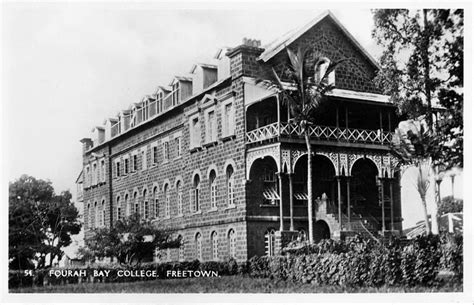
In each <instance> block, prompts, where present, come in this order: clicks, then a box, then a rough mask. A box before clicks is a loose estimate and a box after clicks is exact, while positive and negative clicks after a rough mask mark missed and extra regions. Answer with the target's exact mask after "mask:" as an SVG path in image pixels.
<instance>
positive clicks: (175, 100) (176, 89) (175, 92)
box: [172, 82, 179, 106]
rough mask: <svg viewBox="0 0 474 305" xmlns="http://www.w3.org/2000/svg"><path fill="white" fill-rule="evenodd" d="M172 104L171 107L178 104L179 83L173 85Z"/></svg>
mask: <svg viewBox="0 0 474 305" xmlns="http://www.w3.org/2000/svg"><path fill="white" fill-rule="evenodd" d="M172 88H173V92H172V94H173V95H172V102H173V106H174V105H177V104H179V82H176V83H175V84H173V87H172Z"/></svg>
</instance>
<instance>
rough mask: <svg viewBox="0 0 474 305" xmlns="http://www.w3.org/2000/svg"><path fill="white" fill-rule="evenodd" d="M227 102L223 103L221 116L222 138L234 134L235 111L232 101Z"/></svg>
mask: <svg viewBox="0 0 474 305" xmlns="http://www.w3.org/2000/svg"><path fill="white" fill-rule="evenodd" d="M229 100H230V101H229V102H224V103H223V111H222V113H223V116H222V136H223V137H228V136H231V135H233V134H234V132H235V109H234V105H233V102H232V99H229Z"/></svg>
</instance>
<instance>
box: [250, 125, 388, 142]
mask: <svg viewBox="0 0 474 305" xmlns="http://www.w3.org/2000/svg"><path fill="white" fill-rule="evenodd" d="M309 135H310V137H311V138H312V139H318V140H324V141H340V142H350V143H370V144H381V145H388V144H390V142H391V140H392V133H391V132H386V131H381V130H367V129H355V128H347V129H346V128H338V127H330V126H319V125H316V126H309ZM279 136H286V137H292V136H296V137H303V136H304V134H303V128H301V126H300V125H298V124H296V123H286V122H285V123H283V122H282V123H280V124H278V122H275V123H272V124H269V125H266V126H263V127H260V128H257V129H254V130H251V131H249V132H247V143H255V142H260V141H265V140H269V139H272V138H275V137H279Z"/></svg>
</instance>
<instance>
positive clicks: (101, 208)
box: [100, 199, 105, 227]
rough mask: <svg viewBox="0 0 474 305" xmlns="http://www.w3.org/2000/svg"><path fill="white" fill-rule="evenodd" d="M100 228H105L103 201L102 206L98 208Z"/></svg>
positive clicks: (103, 201)
mask: <svg viewBox="0 0 474 305" xmlns="http://www.w3.org/2000/svg"><path fill="white" fill-rule="evenodd" d="M100 226H101V227H103V226H105V199H104V200H102V204H101V207H100Z"/></svg>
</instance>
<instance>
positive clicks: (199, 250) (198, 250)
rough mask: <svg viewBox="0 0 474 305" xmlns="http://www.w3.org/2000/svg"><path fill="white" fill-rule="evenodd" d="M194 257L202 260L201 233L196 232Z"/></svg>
mask: <svg viewBox="0 0 474 305" xmlns="http://www.w3.org/2000/svg"><path fill="white" fill-rule="evenodd" d="M196 258H197V259H198V260H200V261H202V235H201V233H197V234H196Z"/></svg>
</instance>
